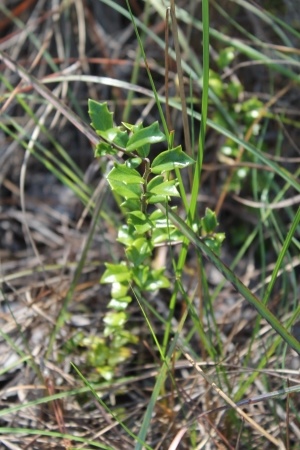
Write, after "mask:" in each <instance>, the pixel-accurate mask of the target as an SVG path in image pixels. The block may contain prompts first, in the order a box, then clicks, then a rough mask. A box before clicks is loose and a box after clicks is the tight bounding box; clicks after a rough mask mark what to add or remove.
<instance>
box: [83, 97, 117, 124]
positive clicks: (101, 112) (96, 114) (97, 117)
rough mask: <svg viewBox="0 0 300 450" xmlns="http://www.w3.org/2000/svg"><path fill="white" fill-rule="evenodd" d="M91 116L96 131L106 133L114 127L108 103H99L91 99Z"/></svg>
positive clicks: (89, 102)
mask: <svg viewBox="0 0 300 450" xmlns="http://www.w3.org/2000/svg"><path fill="white" fill-rule="evenodd" d="M88 106H89V116H90V118H91V120H92V126H93V128H95V130H96V131H105V130H108V129H109V128H112V127H113V125H114V124H113V113H111V112H110V111H109V110H108V108H107V103H99V102H96V101H95V100H91V99H89V101H88Z"/></svg>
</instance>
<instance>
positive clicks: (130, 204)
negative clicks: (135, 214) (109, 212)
mask: <svg viewBox="0 0 300 450" xmlns="http://www.w3.org/2000/svg"><path fill="white" fill-rule="evenodd" d="M121 206H122V208H125V209H126V210H128V211H136V210H138V209H139V208H140V206H141V199H140V196H138V197H135V198H134V197H131V198H127V199H126V200H125V202H123V203H121Z"/></svg>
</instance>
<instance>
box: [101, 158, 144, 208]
mask: <svg viewBox="0 0 300 450" xmlns="http://www.w3.org/2000/svg"><path fill="white" fill-rule="evenodd" d="M107 180H108V182H109V185H110V187H111V188H112V190H114V191H116V192H117V193H118V194H119V195H121V196H122V197H124V198H125V199H128V198H139V197H140V196H141V194H142V188H141V185H142V183H143V181H144V180H143V178H142V177H141V176H140V174H139V173H138V172H137V171H136V170H135V169H131V168H130V167H127V166H126V164H117V163H116V164H115V167H114V168H113V169H112V170H111V171H110V172H109V174H108V175H107Z"/></svg>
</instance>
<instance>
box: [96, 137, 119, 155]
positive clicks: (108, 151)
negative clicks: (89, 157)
mask: <svg viewBox="0 0 300 450" xmlns="http://www.w3.org/2000/svg"><path fill="white" fill-rule="evenodd" d="M117 153H118V151H117V150H115V149H114V148H113V147H112V146H111V145H110V144H107V143H106V142H102V141H101V142H99V144H98V145H97V147H96V149H95V157H96V158H97V157H101V156H105V155H117Z"/></svg>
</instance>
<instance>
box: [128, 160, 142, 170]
mask: <svg viewBox="0 0 300 450" xmlns="http://www.w3.org/2000/svg"><path fill="white" fill-rule="evenodd" d="M125 164H126V166H127V167H129V168H130V169H136V168H137V167H139V166H140V165H141V164H142V158H138V157H137V158H129V159H128V160H127V161H126V162H125Z"/></svg>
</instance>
